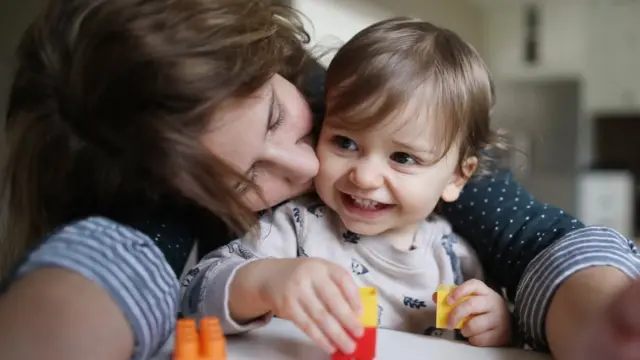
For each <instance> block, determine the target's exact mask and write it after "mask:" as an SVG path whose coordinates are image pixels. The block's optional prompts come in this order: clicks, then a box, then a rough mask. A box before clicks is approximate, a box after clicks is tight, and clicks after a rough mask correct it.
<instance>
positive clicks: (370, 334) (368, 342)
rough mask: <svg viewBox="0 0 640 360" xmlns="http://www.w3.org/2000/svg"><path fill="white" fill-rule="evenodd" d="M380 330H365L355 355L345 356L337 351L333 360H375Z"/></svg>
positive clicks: (332, 357)
mask: <svg viewBox="0 0 640 360" xmlns="http://www.w3.org/2000/svg"><path fill="white" fill-rule="evenodd" d="M377 333H378V328H375V327H369V328H364V335H363V336H362V337H361V338H360V339H357V344H356V351H354V352H353V354H343V353H342V352H341V351H340V350H338V351H336V352H335V353H334V354H333V355H332V356H331V359H333V360H373V359H374V358H375V357H376V340H377Z"/></svg>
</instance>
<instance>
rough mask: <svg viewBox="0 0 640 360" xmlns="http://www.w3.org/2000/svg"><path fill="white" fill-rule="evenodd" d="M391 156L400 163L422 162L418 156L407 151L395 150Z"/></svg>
mask: <svg viewBox="0 0 640 360" xmlns="http://www.w3.org/2000/svg"><path fill="white" fill-rule="evenodd" d="M389 158H390V159H391V161H395V162H396V163H398V164H400V165H417V164H419V163H420V162H419V161H418V159H416V157H414V156H411V155H409V154H407V153H405V152H394V153H393V154H391V156H390V157H389Z"/></svg>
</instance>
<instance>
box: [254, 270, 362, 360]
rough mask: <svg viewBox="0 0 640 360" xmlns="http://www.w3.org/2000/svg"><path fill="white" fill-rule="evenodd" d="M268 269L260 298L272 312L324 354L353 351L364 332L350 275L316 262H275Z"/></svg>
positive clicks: (358, 304) (357, 299)
mask: <svg viewBox="0 0 640 360" xmlns="http://www.w3.org/2000/svg"><path fill="white" fill-rule="evenodd" d="M270 265H271V266H270V267H269V270H268V272H269V274H264V275H265V279H266V280H265V281H264V282H263V286H261V291H260V293H261V294H262V295H261V297H263V298H264V299H265V301H266V302H267V303H268V304H269V307H270V308H271V310H272V312H273V313H274V314H275V315H277V316H279V317H281V318H285V319H288V320H291V321H292V322H293V323H295V324H296V326H298V328H300V329H301V330H302V331H304V332H305V333H306V334H307V335H308V336H309V337H311V339H312V340H313V341H314V342H315V343H316V344H317V345H319V346H320V347H322V348H323V349H324V350H325V351H327V353H333V352H334V351H335V347H336V346H337V347H338V348H339V349H340V350H341V351H342V352H343V353H345V354H349V353H352V352H353V351H355V348H356V343H355V341H354V340H353V338H352V336H351V335H350V334H352V335H353V336H355V337H360V336H362V334H363V332H364V330H363V329H362V326H361V324H360V320H359V318H358V315H359V312H360V306H361V304H360V295H359V292H358V288H357V286H356V284H355V283H354V281H353V279H352V278H351V274H350V273H349V272H348V271H347V270H345V269H344V268H342V267H340V266H338V265H336V264H334V263H332V262H329V261H326V260H322V259H318V258H299V259H278V260H274V261H273V262H272V263H271V264H270Z"/></svg>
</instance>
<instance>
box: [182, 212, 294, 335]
mask: <svg viewBox="0 0 640 360" xmlns="http://www.w3.org/2000/svg"><path fill="white" fill-rule="evenodd" d="M304 215H305V214H304V208H303V207H302V206H301V205H300V204H299V203H297V202H295V201H291V202H289V203H286V204H284V205H282V206H280V207H279V208H277V209H276V210H274V211H273V213H271V214H267V215H265V216H264V217H263V218H262V219H261V220H260V224H259V225H260V226H259V230H258V229H255V230H254V231H253V232H249V233H247V234H246V235H245V236H244V237H242V238H240V239H236V240H234V241H232V242H230V243H229V244H227V245H225V246H222V247H220V248H218V249H217V250H214V251H212V252H211V253H209V254H207V255H206V256H205V257H204V258H203V259H202V260H201V261H200V262H199V263H198V264H197V265H196V266H195V267H194V268H192V269H191V270H189V271H188V272H187V275H186V277H185V279H184V280H183V282H182V287H183V295H182V300H181V311H182V313H183V314H184V315H186V316H217V317H219V318H220V321H221V324H222V328H223V330H224V331H225V333H237V332H243V331H247V330H250V329H252V328H255V327H258V326H261V325H264V324H265V323H266V322H267V321H268V320H269V318H270V316H271V314H270V309H269V306H268V305H267V304H265V302H264V301H263V297H262V296H260V294H259V290H260V284H261V283H262V282H264V276H265V275H269V274H270V273H271V272H272V271H271V270H270V269H269V267H271V266H272V264H273V261H272V259H291V258H296V257H297V252H298V238H299V234H301V233H302V231H303V226H305V225H306V224H305V216H304ZM276 264H277V263H276ZM232 285H233V286H232Z"/></svg>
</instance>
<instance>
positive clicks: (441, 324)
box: [436, 285, 471, 329]
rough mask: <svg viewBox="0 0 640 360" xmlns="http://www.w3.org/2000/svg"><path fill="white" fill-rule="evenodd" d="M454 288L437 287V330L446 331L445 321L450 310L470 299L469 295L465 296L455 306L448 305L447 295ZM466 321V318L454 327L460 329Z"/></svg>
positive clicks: (446, 286) (447, 286) (450, 286)
mask: <svg viewBox="0 0 640 360" xmlns="http://www.w3.org/2000/svg"><path fill="white" fill-rule="evenodd" d="M456 287H457V286H455V285H438V290H437V299H436V328H438V329H446V328H447V319H448V317H449V313H450V312H451V310H453V309H454V308H455V307H456V306H458V305H459V304H460V303H461V302H463V301H465V300H467V299H468V298H470V297H471V295H469V296H465V297H464V298H462V299H461V300H460V301H458V302H457V303H456V304H455V305H449V303H448V302H447V298H448V297H449V294H450V293H451V292H452V291H453V289H455V288H456ZM467 320H468V318H465V319H462V320H461V321H460V322H459V323H458V324H457V325H456V329H461V328H462V326H463V325H464V323H465V321H467Z"/></svg>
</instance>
